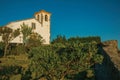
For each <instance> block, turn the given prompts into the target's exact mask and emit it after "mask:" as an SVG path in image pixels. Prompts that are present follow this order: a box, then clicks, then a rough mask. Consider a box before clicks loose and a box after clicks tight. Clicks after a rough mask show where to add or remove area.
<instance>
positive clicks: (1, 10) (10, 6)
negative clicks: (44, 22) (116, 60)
mask: <svg viewBox="0 0 120 80" xmlns="http://www.w3.org/2000/svg"><path fill="white" fill-rule="evenodd" d="M41 9H44V10H46V11H48V12H51V13H52V16H51V39H53V38H55V37H56V36H57V35H65V36H66V37H72V36H80V37H86V36H100V37H101V39H102V41H105V40H118V42H119V45H120V0H0V26H2V25H5V24H7V23H9V22H12V21H16V20H22V19H26V18H32V17H33V14H34V12H37V11H39V10H41Z"/></svg>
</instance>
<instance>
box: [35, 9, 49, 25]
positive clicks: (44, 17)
mask: <svg viewBox="0 0 120 80" xmlns="http://www.w3.org/2000/svg"><path fill="white" fill-rule="evenodd" d="M50 16H51V13H49V12H46V11H45V10H41V11H39V12H36V13H35V19H36V20H38V21H39V22H40V23H41V26H48V25H50Z"/></svg>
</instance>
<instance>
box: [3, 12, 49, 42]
mask: <svg viewBox="0 0 120 80" xmlns="http://www.w3.org/2000/svg"><path fill="white" fill-rule="evenodd" d="M50 16H51V13H49V12H46V11H45V10H41V11H39V12H36V13H35V14H34V18H30V19H26V20H21V21H15V22H11V23H9V24H7V25H5V26H6V27H9V28H11V29H13V30H16V29H18V28H19V29H20V28H21V25H23V23H24V24H25V25H28V26H29V27H31V28H32V29H33V32H36V33H38V34H40V35H41V36H42V38H43V39H44V40H45V42H44V44H50ZM10 43H23V35H22V33H21V34H20V35H19V36H17V37H16V38H15V39H13V40H12V41H11V42H10Z"/></svg>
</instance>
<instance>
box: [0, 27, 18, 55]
mask: <svg viewBox="0 0 120 80" xmlns="http://www.w3.org/2000/svg"><path fill="white" fill-rule="evenodd" d="M0 34H1V36H2V42H3V43H4V44H5V48H4V56H6V54H7V48H8V46H9V43H10V41H12V40H13V39H14V38H16V37H17V36H18V35H19V34H20V31H19V29H16V30H12V29H11V28H9V27H1V28H0Z"/></svg>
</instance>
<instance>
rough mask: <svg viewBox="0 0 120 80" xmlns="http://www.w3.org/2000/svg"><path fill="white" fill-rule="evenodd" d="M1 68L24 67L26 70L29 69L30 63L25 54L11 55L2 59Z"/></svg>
mask: <svg viewBox="0 0 120 80" xmlns="http://www.w3.org/2000/svg"><path fill="white" fill-rule="evenodd" d="M0 61H1V63H0V66H11V65H17V66H22V67H24V68H26V67H28V65H29V63H30V61H29V59H28V57H27V55H25V54H20V55H10V56H7V57H2V58H0Z"/></svg>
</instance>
